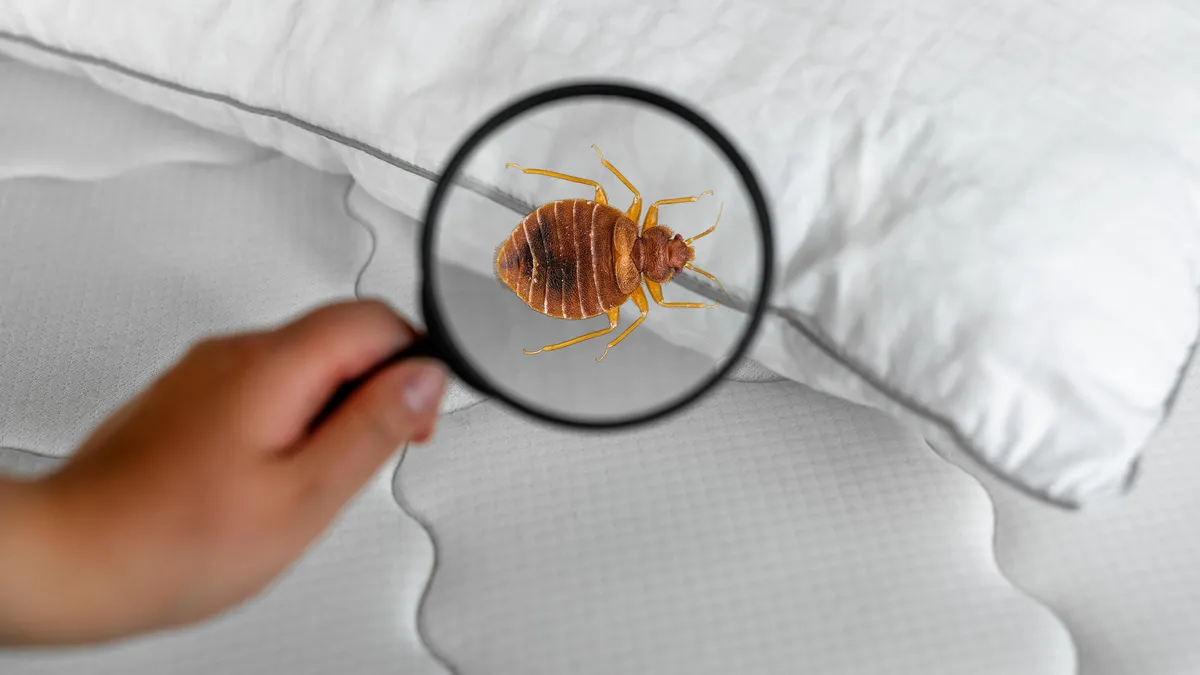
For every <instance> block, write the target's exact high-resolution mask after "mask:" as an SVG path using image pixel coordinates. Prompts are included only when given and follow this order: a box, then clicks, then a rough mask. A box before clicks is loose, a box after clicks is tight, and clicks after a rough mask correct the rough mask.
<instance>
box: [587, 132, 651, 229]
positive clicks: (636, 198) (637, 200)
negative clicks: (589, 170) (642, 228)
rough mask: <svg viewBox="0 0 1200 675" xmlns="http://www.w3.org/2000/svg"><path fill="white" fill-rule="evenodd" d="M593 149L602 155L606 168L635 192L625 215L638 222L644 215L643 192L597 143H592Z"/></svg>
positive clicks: (601, 158)
mask: <svg viewBox="0 0 1200 675" xmlns="http://www.w3.org/2000/svg"><path fill="white" fill-rule="evenodd" d="M592 149H593V150H595V151H596V155H597V156H599V157H600V163H601V164H603V165H604V167H605V168H606V169H608V170H609V171H611V172H613V175H614V176H616V177H617V178H618V179H619V180H620V181H621V182H622V183H624V184H625V187H627V188H629V191H630V192H632V193H633V203H632V204H630V205H629V210H628V211H626V212H625V217H626V218H628V219H630V220H632V221H633V222H635V223H636V222H637V221H638V219H639V218H641V217H642V193H640V192H638V189H637V188H635V187H634V186H633V183H630V182H629V180H628V179H627V178H625V176H623V175H621V172H620V171H617V167H615V166H613V165H612V164H611V163H609V161H608V160H607V159H604V153H602V152H600V148H599V147H597V146H596V144H595V143H593V144H592Z"/></svg>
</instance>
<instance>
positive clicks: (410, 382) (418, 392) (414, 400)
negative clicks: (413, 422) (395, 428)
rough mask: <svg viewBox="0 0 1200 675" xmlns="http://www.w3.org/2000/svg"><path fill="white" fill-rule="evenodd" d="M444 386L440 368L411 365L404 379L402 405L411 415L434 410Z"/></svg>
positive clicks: (442, 373)
mask: <svg viewBox="0 0 1200 675" xmlns="http://www.w3.org/2000/svg"><path fill="white" fill-rule="evenodd" d="M445 385H446V375H445V373H444V372H442V368H441V367H440V366H438V365H434V364H425V363H421V364H413V366H412V367H411V368H410V370H409V373H408V377H406V378H404V385H403V387H404V389H403V396H404V405H405V407H407V408H408V409H409V411H410V412H413V413H425V412H429V411H430V410H431V409H433V408H435V407H436V406H437V404H438V399H440V398H441V395H442V390H443V388H444V387H445Z"/></svg>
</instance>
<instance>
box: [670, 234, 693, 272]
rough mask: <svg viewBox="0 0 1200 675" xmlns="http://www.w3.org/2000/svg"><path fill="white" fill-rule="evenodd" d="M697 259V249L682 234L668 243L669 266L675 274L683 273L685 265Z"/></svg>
mask: <svg viewBox="0 0 1200 675" xmlns="http://www.w3.org/2000/svg"><path fill="white" fill-rule="evenodd" d="M695 259H696V249H694V248H692V247H691V245H689V244H688V242H687V241H685V240H684V238H683V235H682V234H676V235H675V236H674V237H672V238H671V239H669V240H668V241H667V266H668V267H670V268H671V269H672V270H673V271H674V273H675V274H679V273H680V272H682V271H683V268H684V266H685V265H687V264H688V263H690V262H691V261H693V260H695Z"/></svg>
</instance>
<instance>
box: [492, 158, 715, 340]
mask: <svg viewBox="0 0 1200 675" xmlns="http://www.w3.org/2000/svg"><path fill="white" fill-rule="evenodd" d="M592 148H593V149H594V150H595V151H596V154H597V155H598V156H599V158H600V163H601V164H603V165H604V166H605V167H606V168H607V169H608V170H609V171H612V172H613V174H614V175H615V176H616V177H617V178H618V179H620V181H621V182H622V183H624V184H625V187H627V188H629V191H630V192H632V193H633V204H631V205H630V207H629V210H627V211H625V212H624V213H622V212H621V211H620V210H618V209H616V208H614V207H612V206H609V204H608V196H607V195H606V194H605V193H604V188H603V187H601V185H600V184H599V183H597V182H596V181H594V180H588V179H586V178H578V177H576V176H568V175H565V174H561V173H556V172H554V171H547V170H545V169H526V168H525V167H522V166H519V165H517V164H506V165H505V167H506V168H517V169H521V171H523V172H524V173H527V174H537V175H541V176H550V177H551V178H559V179H561V180H565V181H571V182H572V183H582V184H584V185H590V186H592V187H594V188H595V189H596V197H595V199H562V200H558V201H553V202H549V203H547V204H543V205H541V206H539V207H538V208H536V209H534V211H533V213H530V214H529V215H528V216H526V217H525V219H524V220H522V221H521V223H520V224H519V225H517V226H516V227H515V228H514V229H513V231H512V233H511V234H510V235H508V239H506V240H505V241H504V243H502V244H500V246H499V247H497V249H496V259H495V271H496V277H497V278H498V279H499V280H500V281H501V282H502V283H504V284H505V285H507V286H508V287H509V288H511V289H512V291H513V293H516V294H517V297H519V298H521V300H523V301H524V302H525V304H527V305H529V307H530V308H532V309H533V310H535V311H537V312H539V313H541V314H545V315H546V316H552V317H555V318H559V319H569V320H579V319H590V318H592V317H595V316H600V315H601V314H606V315H607V316H608V328H602V329H600V330H597V331H593V332H591V333H588V334H586V335H581V336H579V337H577V338H574V339H572V340H567V341H566V342H560V343H558V344H553V345H547V346H545V347H542V348H541V349H539V350H537V351H532V352H531V351H527V350H522V351H524V352H525V353H526V354H538V353H541V352H544V351H553V350H555V349H562V348H563V347H569V346H571V345H573V344H576V343H579V342H583V341H584V340H590V339H592V338H596V337H600V336H601V335H606V334H608V333H611V332H612V331H613V330H615V329H616V327H617V321H618V319H619V318H620V313H621V309H620V308H621V305H623V304H624V303H625V301H626V300H628V299H630V298H633V302H634V304H635V305H637V308H638V309H639V310H641V312H642V314H641V316H639V317H638V318H637V320H635V321H634V322H633V323H632V324H630V326H629V327H628V328H626V329H625V331H624V332H623V333H621V334H620V336H618V337H617V338H616V339H615V340H613V341H612V342H609V343H608V344H607V345H606V346H605V347H604V353H603V354H601V355H600V358H598V359H596V360H597V361H601V360H603V359H604V357H605V356H607V355H608V350H609V349H611V348H612V347H613V346H614V345H616V344H617V343H618V342H620V341H621V340H624V339H625V338H626V337H627V336H628V335H629V334H630V333H631V332H633V329H635V328H637V327H638V325H639V324H641V323H642V321H644V320H645V319H646V313H647V311H648V309H649V304H648V303H647V302H646V295H645V294H644V293H643V292H642V287H641V284H642V282H645V285H646V288H647V289H648V290H649V291H650V297H652V298H654V302H655V303H657V304H658V305H659V306H661V307H716V306H717V305H718V304H720V303H714V304H712V305H705V304H701V303H696V302H664V301H663V294H662V285H663V284H665V283H667V282H668V281H670V280H671V278H672V277H674V276H675V275H676V274H679V273H681V272H683V270H684V269H685V268H686V269H690V270H692V271H694V272H696V273H697V274H702V275H704V276H706V277H708V278H709V279H712V280H713V281H714V282H716V283H717V285H718V286H721V290H722V291H724V290H725V288H724V286H723V285H722V284H721V282H720V281H717V278H716V277H714V276H713V275H711V274H709V273H708V272H705V271H704V270H702V269H699V268H697V267H694V266H692V260H694V259H695V257H696V251H695V249H693V248H692V242H694V241H696V240H697V239H699V238H701V237H703V236H705V235H707V234H710V233H711V232H712V231H713V230H715V229H717V224H718V223H720V222H721V214H720V211H718V213H717V222H716V223H713V226H712V227H710V228H708V229H707V230H705V231H704V232H701V233H700V234H698V235H696V236H694V237H692V238H691V239H684V238H683V236H682V235H679V234H675V233H673V232H672V231H671V230H670V229H668V228H667V227H666V226H664V225H659V224H658V209H659V207H660V206H664V205H667V204H683V203H686V202H695V201H698V200H699V199H700V197H703V196H704V195H710V194H712V191H711V190H705V191H704V192H701V193H700V194H699V195H697V196H695V197H677V198H675V199H662V200H659V201H657V202H654V203H653V204H651V205H650V208H649V209H647V210H646V220H645V222H643V223H642V226H641V232H640V233H639V231H638V219H639V218H640V217H641V213H642V196H641V194H640V193H638V191H637V188H635V187H634V186H633V184H631V183H630V182H629V181H628V180H627V179H626V178H625V177H624V176H622V175H621V172H620V171H617V169H616V167H614V166H613V165H612V164H610V163H609V162H608V161H607V160H605V159H604V155H603V153H601V152H600V148H598V147H596V146H595V145H593V146H592ZM723 208H724V204H722V209H723Z"/></svg>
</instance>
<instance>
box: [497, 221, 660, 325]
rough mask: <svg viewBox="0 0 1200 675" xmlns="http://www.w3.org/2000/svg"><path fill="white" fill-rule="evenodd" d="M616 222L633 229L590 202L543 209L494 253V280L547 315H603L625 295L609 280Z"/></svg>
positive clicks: (614, 279) (623, 300) (578, 316)
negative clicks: (497, 280)
mask: <svg viewBox="0 0 1200 675" xmlns="http://www.w3.org/2000/svg"><path fill="white" fill-rule="evenodd" d="M619 221H625V222H627V223H628V224H630V225H632V221H629V220H628V219H627V218H625V216H624V214H622V213H621V212H620V211H618V210H616V209H615V208H613V207H611V206H606V205H604V204H599V203H597V202H594V201H591V200H586V199H568V200H562V201H556V202H550V203H548V204H543V205H542V206H539V207H538V208H537V209H536V210H534V212H533V213H531V214H529V215H528V216H526V217H525V219H524V220H522V221H521V223H520V224H519V225H517V227H516V228H514V229H513V231H512V233H511V234H510V235H509V237H508V239H507V240H505V241H504V243H503V244H501V245H500V247H499V248H498V249H497V251H496V276H497V277H498V278H499V279H500V281H501V282H503V283H504V284H505V285H507V286H508V287H509V288H510V289H512V291H513V292H514V293H516V294H517V296H518V297H520V298H521V299H522V300H524V301H525V303H526V304H527V305H529V306H530V307H531V308H533V309H534V310H536V311H538V312H541V313H543V314H546V315H548V316H553V317H556V318H560V319H587V318H591V317H593V316H598V315H600V314H603V313H605V312H606V311H608V310H609V309H611V308H613V307H616V306H619V305H620V304H622V303H623V302H625V299H626V298H627V297H628V295H629V294H628V293H622V292H621V289H620V288H619V287H618V284H617V281H616V277H615V275H614V251H613V230H614V227H615V226H616V224H617V223H618V222H619ZM633 227H634V228H635V231H636V225H633Z"/></svg>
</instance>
